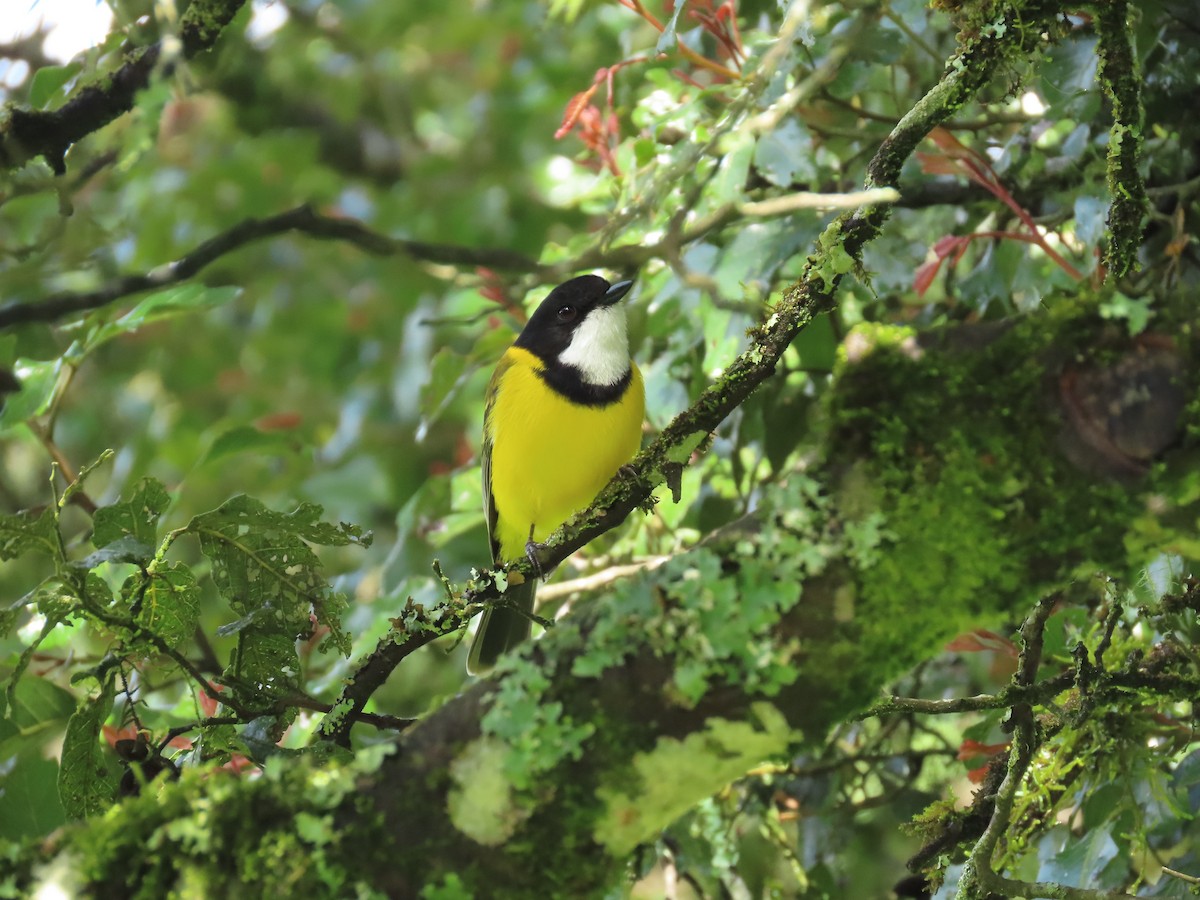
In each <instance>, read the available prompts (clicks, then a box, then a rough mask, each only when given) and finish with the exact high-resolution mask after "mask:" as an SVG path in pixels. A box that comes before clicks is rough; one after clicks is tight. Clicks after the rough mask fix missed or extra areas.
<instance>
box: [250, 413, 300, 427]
mask: <svg viewBox="0 0 1200 900" xmlns="http://www.w3.org/2000/svg"><path fill="white" fill-rule="evenodd" d="M303 421H304V416H302V415H301V414H300V413H298V412H277V413H269V414H268V415H265V416H260V417H259V418H257V419H255V420H254V427H255V428H257V429H258V430H259V431H291V430H292V429H293V428H296V427H297V426H299V425H300V423H301V422H303Z"/></svg>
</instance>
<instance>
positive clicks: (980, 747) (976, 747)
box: [957, 738, 1009, 762]
mask: <svg viewBox="0 0 1200 900" xmlns="http://www.w3.org/2000/svg"><path fill="white" fill-rule="evenodd" d="M1008 748H1009V742H1008V741H1004V742H1003V743H1001V744H984V743H981V742H979V741H976V740H972V739H971V738H966V739H965V740H964V741H963V742H962V743H961V744H959V746H958V757H957V758H958V759H959V760H960V761H961V762H966V761H967V760H969V759H975V757H977V756H989V757H990V756H995V755H996V754H997V753H999V752H1001V751H1002V750H1007V749H1008Z"/></svg>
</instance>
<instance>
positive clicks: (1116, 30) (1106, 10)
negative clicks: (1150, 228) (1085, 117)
mask: <svg viewBox="0 0 1200 900" xmlns="http://www.w3.org/2000/svg"><path fill="white" fill-rule="evenodd" d="M1096 30H1097V31H1098V32H1099V35H1100V45H1099V48H1098V53H1099V68H1098V72H1097V76H1098V77H1099V79H1100V83H1101V85H1103V87H1104V93H1105V94H1107V95H1108V98H1109V100H1110V102H1111V103H1112V115H1113V124H1112V128H1111V129H1110V130H1109V133H1108V193H1109V196H1110V197H1111V198H1112V199H1111V203H1110V205H1109V208H1108V231H1109V241H1108V247H1107V248H1106V250H1105V253H1104V263H1105V265H1106V266H1108V268H1109V271H1110V272H1111V273H1112V274H1113V275H1116V276H1117V277H1120V276H1122V275H1125V274H1126V273H1127V272H1129V271H1130V270H1131V269H1132V268H1133V267H1134V266H1135V265H1136V264H1137V252H1138V248H1139V247H1141V245H1142V222H1143V220H1144V219H1145V216H1146V210H1147V208H1148V205H1149V201H1148V200H1147V197H1146V183H1145V180H1144V179H1143V178H1142V173H1141V171H1140V170H1139V168H1138V164H1139V162H1140V160H1141V156H1142V143H1143V135H1142V128H1143V119H1144V111H1143V109H1142V93H1141V84H1140V76H1139V74H1138V64H1137V58H1136V57H1135V56H1134V53H1133V46H1132V43H1131V41H1130V35H1129V8H1128V3H1127V2H1126V0H1109V2H1105V3H1098V4H1096Z"/></svg>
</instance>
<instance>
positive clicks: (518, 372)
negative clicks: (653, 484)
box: [487, 347, 645, 560]
mask: <svg viewBox="0 0 1200 900" xmlns="http://www.w3.org/2000/svg"><path fill="white" fill-rule="evenodd" d="M506 355H507V356H508V357H510V359H509V360H506V361H509V362H511V365H509V366H508V367H507V368H506V369H504V371H503V372H502V373H501V374H500V376H499V377H500V381H499V383H498V384H497V385H496V386H495V387H496V399H495V402H494V403H493V404H492V408H491V411H490V414H489V415H488V419H487V430H488V436H489V437H490V438H491V442H492V462H491V466H492V470H491V478H492V482H491V486H492V497H493V502H494V504H495V507H494V508H495V511H496V533H495V535H493V537H494V538H495V539H496V540H498V542H499V544H500V557H501V558H502V559H505V560H512V559H516V558H518V557H520V556H522V555H524V553H525V542H526V541H527V540H529V538H530V530H531V529H532V535H533V540H535V541H544V540H545V539H546V538H548V537H549V536H550V535H551V534H552V533H553V532H554V530H555V529H556V528H558V526H559V525H561V524H562V523H563V522H565V521H566V520H567V519H568V518H570V516H571V515H572V514H573V513H575V512H578V511H579V510H581V509H584V508H585V507H586V506H587V505H588V504H589V503H591V502H592V500H594V499H595V497H596V495H597V494H598V493H600V489H601V488H603V487H604V485H606V484H607V483H608V482H609V480H610V479H611V478H612V476H613V475H615V474H616V472H617V469H619V468H620V467H621V466H623V465H624V464H625V463H627V462H629V460H630V459H632V458H633V456H634V454H635V453H637V450H638V446H639V444H640V443H641V435H642V419H643V417H644V413H645V389H644V387H643V385H642V375H641V373H640V372H639V371H638V368H637V366H636V365H635V366H633V377H632V378H631V379H630V381H629V387H628V388H627V389H626V390H625V393H624V394H622V395H621V397H620V398H619V399H618V400H615V401H613V402H612V403H610V404H609V405H607V406H582V405H577V404H574V403H571V402H569V401H568V400H566V399H565V398H564V397H562V396H561V395H560V394H558V393H556V392H555V391H553V390H551V389H550V387H549V386H548V385H547V384H546V383H545V382H544V381H542V380H541V379H540V378H539V377H538V375H537V371H536V367H538V366H539V365H540V363H539V362H538V359H537V357H535V356H534V355H533V354H531V353H529V352H528V351H526V350H523V349H520V348H517V347H513V348H510V349H509V350H508V353H507V354H506Z"/></svg>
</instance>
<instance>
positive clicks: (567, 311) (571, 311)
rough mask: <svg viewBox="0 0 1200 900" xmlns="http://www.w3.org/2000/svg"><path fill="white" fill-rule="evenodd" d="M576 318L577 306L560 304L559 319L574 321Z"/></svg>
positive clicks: (561, 320)
mask: <svg viewBox="0 0 1200 900" xmlns="http://www.w3.org/2000/svg"><path fill="white" fill-rule="evenodd" d="M574 320H575V307H573V306H560V307H559V308H558V321H560V322H573V321H574Z"/></svg>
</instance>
